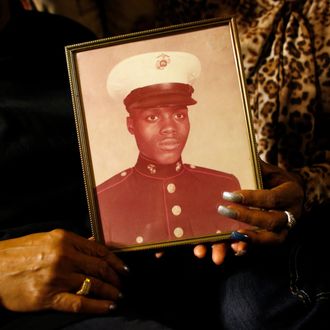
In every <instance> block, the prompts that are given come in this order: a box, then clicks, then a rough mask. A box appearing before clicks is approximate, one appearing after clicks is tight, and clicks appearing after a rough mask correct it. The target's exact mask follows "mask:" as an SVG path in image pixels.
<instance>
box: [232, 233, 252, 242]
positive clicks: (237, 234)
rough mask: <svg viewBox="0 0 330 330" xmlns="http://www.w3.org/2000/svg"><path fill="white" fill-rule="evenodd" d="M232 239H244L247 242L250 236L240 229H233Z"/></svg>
mask: <svg viewBox="0 0 330 330" xmlns="http://www.w3.org/2000/svg"><path fill="white" fill-rule="evenodd" d="M230 239H232V240H233V241H243V242H246V241H248V240H249V236H248V235H246V234H242V233H239V232H238V231H233V232H232V233H231V234H230Z"/></svg>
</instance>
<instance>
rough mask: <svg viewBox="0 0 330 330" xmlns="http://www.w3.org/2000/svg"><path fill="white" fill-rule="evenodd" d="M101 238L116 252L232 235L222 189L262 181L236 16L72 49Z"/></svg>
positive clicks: (80, 130) (84, 153)
mask: <svg viewBox="0 0 330 330" xmlns="http://www.w3.org/2000/svg"><path fill="white" fill-rule="evenodd" d="M66 56H67V64H68V71H69V78H70V84H71V92H72V100H73V109H74V114H75V120H76V128H77V134H78V140H79V144H80V154H81V160H82V168H83V175H84V179H85V187H86V198H87V201H88V206H89V216H90V220H91V225H92V230H93V234H94V236H95V238H96V239H97V240H98V241H100V242H102V243H104V244H105V245H107V246H108V247H109V248H111V249H114V250H116V251H132V250H141V249H152V248H155V249H158V248H164V247H167V246H174V245H181V244H197V243H206V242H215V241H221V240H226V239H228V238H229V237H230V233H231V232H232V231H235V230H237V229H239V228H246V227H247V225H246V224H244V223H241V222H238V221H236V220H233V219H230V218H227V217H224V216H222V215H220V214H219V212H218V207H219V206H220V205H225V206H226V205H228V204H229V202H227V201H225V200H223V199H222V193H223V192H224V191H235V190H239V189H258V188H261V186H262V182H261V175H260V167H259V163H258V157H257V152H256V143H255V138H254V133H253V127H252V121H251V118H250V110H249V105H248V99H247V93H246V88H245V80H244V74H243V68H242V62H241V57H240V48H239V41H238V35H237V30H236V25H235V20H234V18H224V19H210V20H203V21H198V22H194V23H187V24H181V25H175V26H171V27H166V28H159V29H154V30H148V31H144V32H138V33H134V34H128V35H124V36H119V37H113V38H105V39H100V40H95V41H91V42H85V43H81V44H75V45H70V46H67V47H66Z"/></svg>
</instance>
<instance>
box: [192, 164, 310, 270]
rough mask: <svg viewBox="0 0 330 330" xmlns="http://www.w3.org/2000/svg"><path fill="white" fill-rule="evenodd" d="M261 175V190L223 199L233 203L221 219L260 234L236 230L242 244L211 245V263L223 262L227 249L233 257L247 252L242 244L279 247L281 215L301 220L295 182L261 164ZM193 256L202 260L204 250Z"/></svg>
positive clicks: (299, 190)
mask: <svg viewBox="0 0 330 330" xmlns="http://www.w3.org/2000/svg"><path fill="white" fill-rule="evenodd" d="M261 171H262V177H263V183H264V189H260V190H239V191H236V192H233V193H230V194H227V197H225V198H226V199H227V200H229V201H231V202H234V201H235V203H234V204H232V205H230V206H228V207H227V208H223V211H224V212H225V213H226V214H225V215H227V216H230V217H231V218H233V219H237V220H239V221H242V222H245V223H248V224H250V225H251V226H255V227H258V228H259V229H260V230H259V231H253V230H248V229H244V230H243V229H242V230H238V231H239V232H240V233H242V234H245V235H247V239H246V240H245V241H237V242H233V243H231V244H229V243H220V244H214V245H213V247H212V260H213V262H214V263H215V264H217V265H220V264H221V263H223V262H224V259H225V256H226V254H227V252H228V250H229V249H230V248H231V249H232V250H234V252H235V253H236V254H237V255H241V254H243V253H244V252H245V251H246V249H247V242H246V241H248V242H249V243H252V244H268V245H269V244H280V243H282V242H283V241H284V240H285V239H286V237H287V235H288V225H287V224H288V219H287V215H286V214H285V213H284V211H285V210H286V211H289V212H291V213H292V214H293V216H294V217H295V219H296V220H297V219H299V217H300V216H301V212H302V206H303V198H304V191H303V188H302V183H301V182H300V180H299V178H298V177H296V176H294V175H293V174H289V173H288V172H286V171H284V170H282V169H280V168H278V167H276V166H273V165H269V164H266V163H264V162H262V161H261ZM194 254H195V255H196V256H197V257H198V258H203V257H205V255H206V247H205V246H204V245H198V246H196V247H195V248H194Z"/></svg>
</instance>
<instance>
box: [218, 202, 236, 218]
mask: <svg viewBox="0 0 330 330" xmlns="http://www.w3.org/2000/svg"><path fill="white" fill-rule="evenodd" d="M218 213H220V214H221V215H224V216H225V217H228V218H232V219H237V212H236V211H235V210H233V209H230V208H228V207H226V206H223V205H219V207H218Z"/></svg>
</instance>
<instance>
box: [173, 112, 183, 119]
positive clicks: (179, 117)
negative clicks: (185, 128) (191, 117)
mask: <svg viewBox="0 0 330 330" xmlns="http://www.w3.org/2000/svg"><path fill="white" fill-rule="evenodd" d="M175 118H176V119H184V118H185V115H184V114H183V113H176V114H175Z"/></svg>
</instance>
